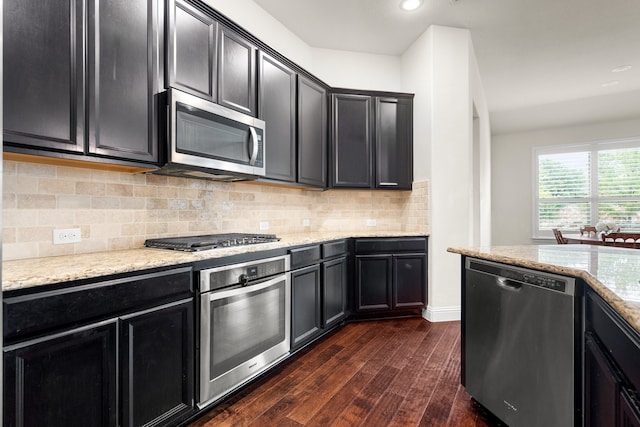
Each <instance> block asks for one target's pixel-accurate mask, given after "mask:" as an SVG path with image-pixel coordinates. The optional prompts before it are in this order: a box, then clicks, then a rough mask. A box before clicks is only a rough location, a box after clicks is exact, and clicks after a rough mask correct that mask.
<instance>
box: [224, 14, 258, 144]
mask: <svg viewBox="0 0 640 427" xmlns="http://www.w3.org/2000/svg"><path fill="white" fill-rule="evenodd" d="M218 31H219V34H218V103H219V104H221V105H224V106H226V107H229V108H232V109H234V110H237V111H240V112H242V113H246V114H249V115H251V116H254V117H255V116H256V115H257V114H256V113H257V111H256V51H257V49H256V47H255V46H254V45H253V44H251V43H250V42H249V41H247V40H246V39H244V38H242V37H241V36H239V35H238V34H236V33H234V32H233V31H231V30H229V29H228V28H225V27H224V26H222V25H220V26H219V30H218ZM267 138H268V136H267Z"/></svg>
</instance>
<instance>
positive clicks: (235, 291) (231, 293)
mask: <svg viewBox="0 0 640 427" xmlns="http://www.w3.org/2000/svg"><path fill="white" fill-rule="evenodd" d="M288 274H289V273H285V274H280V275H278V276H275V277H273V278H271V279H269V280H266V281H264V282H258V283H255V284H253V285H247V286H238V287H236V288H232V289H227V290H223V291H214V292H209V293H208V294H205V295H204V296H205V297H207V299H208V300H209V301H215V300H218V299H222V298H229V297H235V296H237V295H242V294H246V293H249V292H255V291H259V290H262V289H265V288H268V287H270V286H273V285H275V284H276V283H279V282H282V281H283V280H286V279H287V275H288Z"/></svg>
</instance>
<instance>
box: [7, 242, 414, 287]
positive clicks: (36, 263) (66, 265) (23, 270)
mask: <svg viewBox="0 0 640 427" xmlns="http://www.w3.org/2000/svg"><path fill="white" fill-rule="evenodd" d="M424 235H425V234H418V233H407V232H383V231H376V232H371V233H362V232H355V233H349V232H335V233H301V234H284V235H282V236H279V237H280V238H281V240H280V241H279V242H272V243H260V244H256V245H247V246H236V247H231V248H220V249H211V250H207V251H200V252H182V251H172V250H166V249H151V248H140V249H128V250H119V251H107V252H94V253H85V254H75V255H65V256H56V257H46V258H31V259H23V260H14V261H4V262H3V263H2V290H3V291H12V290H17V289H24V288H31V287H35V286H42V285H48V284H54V283H62V282H70V281H74V280H82V279H91V278H94V277H100V276H107V275H111V274H120V273H129V272H134V271H139V270H145V269H148V268H157V267H171V266H174V265H180V264H189V263H194V262H198V261H206V260H208V259H215V258H223V257H227V256H232V255H239V254H246V253H252V252H259V251H267V250H272V249H284V248H287V247H292V246H299V245H307V244H314V243H320V242H326V241H330V240H336V239H344V238H348V237H403V236H424Z"/></svg>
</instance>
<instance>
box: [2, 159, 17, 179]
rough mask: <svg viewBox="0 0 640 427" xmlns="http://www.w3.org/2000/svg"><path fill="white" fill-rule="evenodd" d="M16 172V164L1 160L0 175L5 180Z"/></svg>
mask: <svg viewBox="0 0 640 427" xmlns="http://www.w3.org/2000/svg"><path fill="white" fill-rule="evenodd" d="M17 171H18V162H13V161H11V160H3V161H2V175H3V176H4V177H5V178H6V177H8V176H13V175H15V174H16V173H17Z"/></svg>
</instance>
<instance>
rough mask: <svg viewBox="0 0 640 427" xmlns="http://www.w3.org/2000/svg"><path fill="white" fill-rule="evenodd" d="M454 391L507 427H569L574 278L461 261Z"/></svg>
mask: <svg viewBox="0 0 640 427" xmlns="http://www.w3.org/2000/svg"><path fill="white" fill-rule="evenodd" d="M465 267H466V272H465V275H466V279H465V282H464V293H463V316H462V328H463V329H462V335H463V339H462V361H463V367H462V372H463V374H462V384H463V385H464V386H465V388H466V389H467V392H468V393H469V394H470V395H471V396H472V397H473V398H474V399H475V400H476V401H477V402H478V403H480V404H481V405H482V406H484V407H485V408H486V409H488V410H489V411H490V412H491V413H493V415H495V416H497V417H498V418H499V419H500V420H502V421H503V422H505V423H506V424H508V425H509V426H510V427H520V426H525V427H526V426H531V427H533V426H545V427H551V426H558V427H567V426H574V425H577V423H576V418H578V417H576V401H575V398H576V397H575V396H577V394H576V393H575V382H574V379H575V378H574V377H575V375H576V374H575V369H574V367H575V365H574V360H575V356H576V354H575V344H574V342H575V341H574V340H575V334H576V332H575V327H574V316H575V298H574V297H575V292H576V287H575V279H573V278H570V277H564V276H559V275H555V274H551V273H546V272H540V271H535V270H529V269H524V268H518V267H513V266H508V265H505V264H499V263H494V262H489V261H484V260H477V259H473V258H466V264H465Z"/></svg>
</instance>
